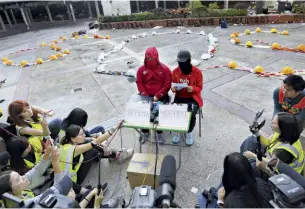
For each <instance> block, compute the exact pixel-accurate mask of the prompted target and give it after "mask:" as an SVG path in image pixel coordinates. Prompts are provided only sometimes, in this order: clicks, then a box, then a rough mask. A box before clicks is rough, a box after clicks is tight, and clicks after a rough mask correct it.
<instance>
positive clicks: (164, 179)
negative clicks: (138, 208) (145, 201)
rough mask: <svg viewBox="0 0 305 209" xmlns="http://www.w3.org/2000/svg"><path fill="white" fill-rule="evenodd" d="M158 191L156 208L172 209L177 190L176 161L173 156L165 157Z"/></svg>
mask: <svg viewBox="0 0 305 209" xmlns="http://www.w3.org/2000/svg"><path fill="white" fill-rule="evenodd" d="M159 185H160V186H159V188H158V191H157V198H156V206H160V207H162V208H170V206H171V203H172V202H173V200H174V192H175V189H176V160H175V158H174V157H173V156H171V155H167V156H165V157H164V159H163V162H162V166H161V171H160V178H159Z"/></svg>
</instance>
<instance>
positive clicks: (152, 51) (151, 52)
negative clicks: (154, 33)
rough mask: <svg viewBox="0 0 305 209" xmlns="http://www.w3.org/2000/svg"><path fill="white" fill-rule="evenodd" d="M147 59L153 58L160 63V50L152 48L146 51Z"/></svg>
mask: <svg viewBox="0 0 305 209" xmlns="http://www.w3.org/2000/svg"><path fill="white" fill-rule="evenodd" d="M146 57H153V58H155V59H156V60H157V61H158V62H159V53H158V50H157V49H156V47H150V48H148V49H146V52H145V58H146ZM144 62H145V61H144Z"/></svg>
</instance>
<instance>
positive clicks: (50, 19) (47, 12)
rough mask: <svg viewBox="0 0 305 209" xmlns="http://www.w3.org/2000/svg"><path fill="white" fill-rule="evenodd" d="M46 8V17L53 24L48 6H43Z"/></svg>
mask: <svg viewBox="0 0 305 209" xmlns="http://www.w3.org/2000/svg"><path fill="white" fill-rule="evenodd" d="M45 7H46V10H47V13H48V16H49V19H50V22H51V23H53V19H52V15H51V12H50V8H49V6H48V5H46V6H45Z"/></svg>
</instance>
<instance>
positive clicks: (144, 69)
mask: <svg viewBox="0 0 305 209" xmlns="http://www.w3.org/2000/svg"><path fill="white" fill-rule="evenodd" d="M136 83H137V87H138V90H139V94H140V95H142V96H150V97H152V98H153V101H154V102H158V101H160V102H162V103H168V102H169V96H168V91H169V90H170V88H171V83H172V75H171V71H170V69H169V68H168V67H167V66H166V65H164V64H163V63H161V62H160V60H159V53H158V51H157V49H156V48H155V47H150V48H148V49H147V50H146V52H145V60H144V65H142V66H141V67H140V68H139V69H138V72H137V80H136ZM142 132H143V141H144V142H145V141H147V140H148V137H149V130H142ZM157 141H158V143H160V144H162V143H164V137H163V134H162V132H161V131H158V132H157Z"/></svg>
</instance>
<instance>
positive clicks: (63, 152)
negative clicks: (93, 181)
mask: <svg viewBox="0 0 305 209" xmlns="http://www.w3.org/2000/svg"><path fill="white" fill-rule="evenodd" d="M75 147H76V145H72V144H65V145H61V146H60V168H61V170H62V171H65V173H66V174H68V175H69V176H70V178H71V179H72V181H73V182H76V181H77V171H78V170H79V168H80V166H81V164H82V162H83V160H84V156H83V154H81V155H80V158H79V161H78V163H77V164H76V165H75V166H73V158H74V149H75ZM73 167H74V169H73Z"/></svg>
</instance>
